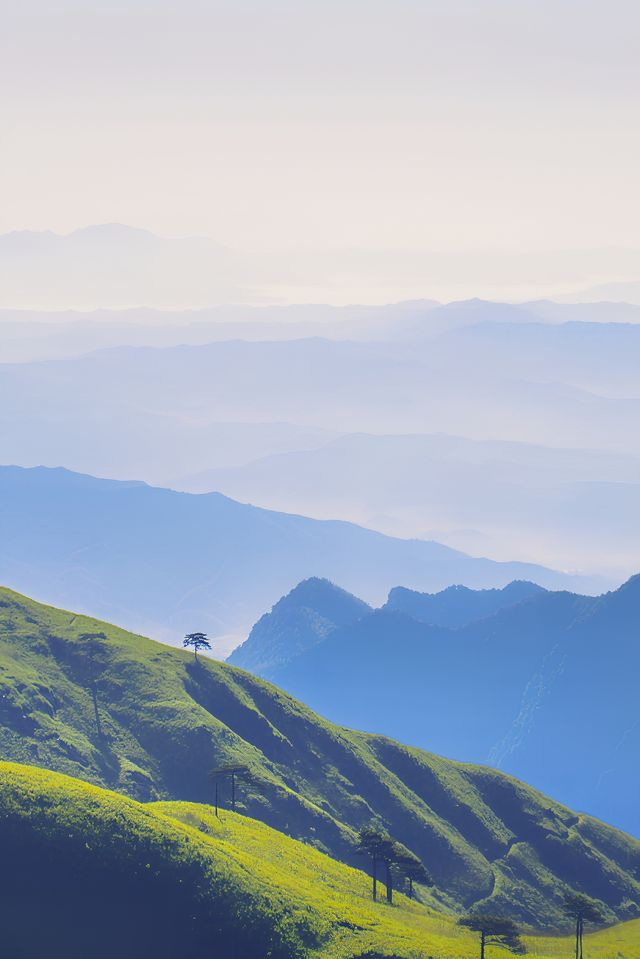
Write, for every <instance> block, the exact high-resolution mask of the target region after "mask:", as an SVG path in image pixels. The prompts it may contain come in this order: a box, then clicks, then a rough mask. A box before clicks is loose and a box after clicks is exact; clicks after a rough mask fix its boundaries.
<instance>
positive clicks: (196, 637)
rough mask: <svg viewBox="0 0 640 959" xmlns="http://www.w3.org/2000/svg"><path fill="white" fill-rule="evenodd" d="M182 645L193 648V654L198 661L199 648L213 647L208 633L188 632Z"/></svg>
mask: <svg viewBox="0 0 640 959" xmlns="http://www.w3.org/2000/svg"><path fill="white" fill-rule="evenodd" d="M182 645H183V646H184V647H185V649H187V648H191V649H193V655H194V657H195V660H196V662H198V650H200V649H211V643H210V642H209V640H208V638H207V634H206V633H187V635H186V636H185V637H184V639H183V640H182Z"/></svg>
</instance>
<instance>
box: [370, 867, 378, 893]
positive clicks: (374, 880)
mask: <svg viewBox="0 0 640 959" xmlns="http://www.w3.org/2000/svg"><path fill="white" fill-rule="evenodd" d="M371 862H372V866H371V879H372V884H373V888H372V896H373V901H374V902H377V901H378V860H377V858H376V856H372V859H371Z"/></svg>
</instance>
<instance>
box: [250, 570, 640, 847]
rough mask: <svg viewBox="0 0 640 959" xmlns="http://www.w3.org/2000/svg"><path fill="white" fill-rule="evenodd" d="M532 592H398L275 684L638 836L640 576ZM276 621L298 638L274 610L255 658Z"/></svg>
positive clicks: (516, 587) (278, 672) (339, 717)
mask: <svg viewBox="0 0 640 959" xmlns="http://www.w3.org/2000/svg"><path fill="white" fill-rule="evenodd" d="M523 588H524V590H525V592H526V591H527V589H530V588H529V587H526V586H525V585H524V584H513V585H512V586H511V587H509V588H508V589H506V590H503V591H482V592H477V593H473V592H470V591H468V590H465V589H460V588H456V589H452V590H445V591H444V592H443V593H440V594H438V595H436V596H430V595H423V594H418V593H415V592H413V591H409V590H401V591H397V590H394V591H392V594H391V597H390V601H389V603H388V604H387V605H386V606H385V607H383V608H382V609H379V610H375V611H373V612H372V613H370V614H369V615H367V616H364V617H361V618H359V619H357V620H356V621H354V622H353V623H351V624H347V625H345V626H336V628H335V629H333V631H331V632H330V633H329V634H328V635H327V636H325V638H324V639H323V641H322V642H320V643H317V644H316V645H314V646H313V647H312V648H310V649H307V650H306V651H303V652H301V653H300V654H299V655H297V656H296V657H295V658H292V659H291V660H290V662H289V663H285V664H284V665H282V666H280V667H277V668H273V669H272V670H271V671H270V673H269V678H270V679H271V680H272V681H273V682H275V683H277V684H278V685H279V686H281V687H282V688H284V689H286V690H287V691H288V692H290V693H291V694H292V695H294V696H297V697H298V698H299V699H302V700H303V701H304V702H305V703H308V704H309V705H310V706H311V707H312V708H313V709H315V710H317V711H318V712H320V713H322V715H325V716H327V717H329V718H330V719H332V720H333V721H334V722H339V723H344V724H345V725H348V726H355V727H357V728H361V729H367V730H369V731H371V732H376V733H381V734H384V735H388V736H393V737H394V738H396V739H400V740H402V741H404V742H409V743H411V744H412V745H414V746H419V747H422V748H429V749H434V750H435V751H436V752H438V753H440V754H442V755H445V756H451V757H456V758H458V759H462V760H465V761H468V762H481V763H490V764H491V765H494V766H496V767H497V768H500V769H503V770H504V771H505V772H508V773H509V774H511V775H514V776H518V777H519V778H521V779H524V780H525V781H526V782H528V783H531V784H532V785H534V786H536V787H537V788H538V789H541V790H543V791H544V792H546V793H550V794H551V795H554V796H557V797H558V798H559V799H560V800H562V801H563V802H565V803H567V805H569V806H572V807H574V808H579V809H583V810H585V811H587V812H589V813H591V814H592V815H596V816H598V817H599V818H601V819H605V820H606V821H607V822H611V823H614V824H616V825H618V826H620V827H622V828H625V829H627V830H628V831H630V832H632V833H633V834H634V835H640V815H639V813H638V803H637V801H636V796H637V795H638V790H639V789H640V771H639V767H638V762H637V757H638V755H639V754H640V724H638V710H637V688H636V687H637V676H638V674H639V673H640V645H639V643H638V623H639V622H640V576H635V577H633V578H632V579H630V580H629V581H628V582H627V583H625V584H624V585H623V586H622V587H620V589H618V590H615V591H613V592H610V593H606V594H604V595H602V596H597V597H594V596H580V595H576V594H573V593H568V592H546V591H544V590H539V589H537V590H536V589H535V588H531V595H529V596H528V598H526V597H525V598H522V596H521V591H522V589H523ZM510 592H513V593H515V596H516V597H517V598H520V600H521V601H520V602H514V603H513V604H512V605H511V604H509V602H508V598H509V594H510ZM501 603H502V604H504V608H502V609H499V608H498V609H497V611H496V612H494V614H493V615H487V612H488V609H489V608H490V606H491V604H493V605H494V607H497V606H499V604H501ZM278 607H279V604H278V606H276V607H275V608H276V609H278ZM409 612H410V613H412V614H413V615H408V613H409ZM272 615H273V614H272ZM474 615H475V616H477V617H479V618H477V619H475V621H469V619H470V617H473V616H474ZM416 617H417V618H416ZM422 618H424V619H425V620H427V621H426V622H422V621H419V619H422ZM438 622H439V623H441V624H443V623H450V624H453V625H455V624H456V623H458V624H460V625H459V627H458V628H447V626H445V625H433V623H438ZM276 626H280V635H279V643H280V646H281V648H286V647H287V645H288V643H289V642H290V641H291V642H293V636H291V637H288V636H287V632H286V628H285V625H284V622H283V619H282V616H278V617H275V618H274V621H273V623H272V622H271V620H270V618H269V617H263V619H262V620H260V622H259V623H258V624H257V625H256V627H255V629H254V631H253V632H252V634H251V642H252V645H253V647H254V655H255V656H256V657H257V656H258V652H259V651H258V649H257V647H258V645H259V644H258V640H259V638H260V635H268V634H269V631H270V630H271V629H272V628H275V627H276ZM243 648H244V647H243Z"/></svg>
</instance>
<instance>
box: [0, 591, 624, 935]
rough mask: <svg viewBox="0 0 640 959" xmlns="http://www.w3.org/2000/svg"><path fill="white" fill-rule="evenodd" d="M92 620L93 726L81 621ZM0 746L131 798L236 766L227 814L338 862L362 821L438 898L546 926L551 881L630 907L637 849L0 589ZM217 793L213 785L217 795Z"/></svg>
mask: <svg viewBox="0 0 640 959" xmlns="http://www.w3.org/2000/svg"><path fill="white" fill-rule="evenodd" d="M87 631H104V633H105V634H106V635H107V637H108V638H107V640H106V642H104V643H103V645H102V649H101V661H102V670H101V673H100V680H99V685H98V699H99V707H100V713H101V721H102V726H103V730H104V737H103V738H102V739H101V738H100V737H99V736H98V735H97V730H96V723H95V719H94V715H93V705H92V700H91V694H90V691H89V688H88V685H87V680H86V654H85V647H84V645H83V643H82V642H81V640H80V638H79V637H80V636H81V634H82V633H83V632H87ZM0 755H1V756H2V757H4V758H8V759H12V760H15V761H18V762H25V763H31V764H36V765H40V766H44V767H48V768H52V769H56V770H59V771H62V772H65V773H67V774H69V775H72V776H77V777H80V778H82V779H87V780H89V781H91V782H94V783H96V784H98V785H103V786H107V787H109V788H112V789H115V790H118V791H120V792H124V793H127V794H129V795H131V796H133V797H136V798H139V799H142V800H154V799H184V800H191V801H198V802H202V801H210V799H211V783H210V781H209V779H208V772H209V770H210V769H211V768H212V767H213V766H216V765H219V764H220V763H222V762H224V761H228V760H234V761H236V760H237V761H242V762H244V763H247V764H248V765H249V766H250V767H251V769H252V772H253V774H254V781H253V782H251V783H245V784H243V785H242V787H241V790H240V792H241V802H240V809H241V810H242V811H243V812H247V813H248V814H249V815H251V816H253V817H254V818H256V819H260V820H264V821H265V822H267V823H269V824H270V825H272V826H274V827H275V828H277V829H279V830H281V831H283V832H286V833H288V834H290V835H293V836H297V837H300V838H303V839H305V840H307V841H309V842H312V843H314V844H316V845H317V846H318V847H319V848H321V849H323V850H328V851H330V852H331V853H332V854H333V855H335V856H337V857H339V858H347V859H348V858H349V857H350V856H352V853H351V848H350V847H351V843H352V839H353V833H352V830H353V829H355V828H357V827H358V826H359V825H361V824H362V823H363V822H366V821H367V820H369V819H370V818H371V817H372V815H374V814H376V815H378V816H380V817H381V818H382V819H383V820H384V821H385V822H386V824H387V825H388V827H389V829H390V831H391V832H392V833H394V835H396V836H397V837H398V838H399V839H401V840H402V841H403V842H405V843H406V845H408V846H409V847H410V848H412V849H413V850H414V851H415V852H416V853H417V854H418V855H420V856H421V858H423V859H424V861H425V862H426V864H427V865H428V867H429V869H430V871H431V873H432V875H433V876H434V878H435V880H436V883H437V893H436V898H437V899H438V900H439V901H440V903H441V904H444V905H446V906H452V907H453V908H460V907H468V906H470V905H471V904H473V903H476V902H479V901H483V900H484V899H485V898H487V897H490V898H491V900H492V903H493V904H494V905H499V906H503V907H506V908H508V909H509V910H510V911H511V912H512V913H514V914H516V915H518V916H519V917H521V918H522V920H523V921H525V922H529V923H532V924H543V923H548V924H549V925H551V926H553V925H557V923H558V922H559V921H560V910H559V906H560V900H561V892H562V890H561V884H560V882H559V880H560V881H561V882H564V883H566V884H568V885H571V886H574V887H576V888H581V889H583V890H585V891H587V892H589V893H590V894H591V895H594V896H596V897H597V898H600V899H602V900H603V901H604V902H606V903H607V904H608V905H609V907H610V910H611V912H610V916H611V919H612V920H613V918H616V917H617V918H619V919H625V918H632V917H634V916H637V915H638V912H639V911H640V905H639V904H640V843H637V842H636V841H634V840H632V839H631V838H630V837H627V836H624V835H623V834H621V833H619V832H617V831H616V830H614V829H611V828H609V827H607V826H604V825H602V824H601V823H598V822H596V821H594V820H591V819H588V818H587V817H582V816H576V815H574V814H573V813H571V812H570V811H569V810H567V809H565V808H564V807H562V806H559V805H558V804H556V803H553V802H552V801H550V800H548V799H546V798H545V797H543V796H541V795H540V794H539V793H537V792H535V791H534V790H531V789H529V788H528V787H526V786H524V785H522V784H520V783H517V782H515V781H514V780H511V779H509V778H508V777H506V776H503V775H501V774H499V773H496V772H494V771H491V770H487V769H482V768H480V767H474V766H467V765H462V764H459V763H453V762H449V761H446V760H443V759H440V758H438V757H435V756H431V755H429V754H427V753H424V752H421V751H420V750H417V749H409V748H407V747H403V746H401V745H399V744H397V743H393V742H392V741H390V740H386V739H384V738H382V737H376V736H368V735H366V734H363V733H356V732H351V731H349V730H345V729H342V728H339V727H336V726H333V725H331V724H330V723H328V722H325V721H323V720H322V719H320V718H319V717H318V716H316V715H315V714H314V713H312V712H311V711H310V710H308V709H306V708H305V707H304V706H302V705H301V704H300V703H298V702H296V701H295V700H294V699H292V698H291V697H289V696H287V695H286V694H284V693H282V692H281V691H279V690H277V689H276V688H275V687H273V686H270V685H269V684H267V683H265V682H263V681H261V680H258V679H256V678H254V677H252V676H250V675H248V674H246V673H244V672H242V671H241V670H238V669H234V668H232V667H229V666H225V665H223V664H220V663H216V662H212V661H205V662H201V663H198V664H195V663H194V661H193V657H191V656H189V655H187V654H185V653H183V652H182V651H180V650H175V649H171V648H169V647H166V646H162V645H159V644H157V643H154V642H152V641H150V640H146V639H143V638H141V637H137V636H133V635H132V634H130V633H127V632H125V631H123V630H120V629H117V628H115V627H112V626H107V625H106V624H103V623H97V622H95V621H93V620H90V619H87V618H85V617H79V616H75V615H74V614H72V613H67V612H64V611H60V610H54V609H51V608H49V607H45V606H42V605H40V604H38V603H35V602H33V601H31V600H28V599H25V598H24V597H21V596H18V595H17V594H15V593H12V592H10V591H9V590H0ZM223 799H224V800H226V796H223Z"/></svg>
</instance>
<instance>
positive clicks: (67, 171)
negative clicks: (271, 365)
mask: <svg viewBox="0 0 640 959" xmlns="http://www.w3.org/2000/svg"><path fill="white" fill-rule="evenodd" d="M0 9H1V11H2V17H1V19H2V24H1V26H2V29H1V30H0V79H1V82H2V88H3V90H4V92H5V96H4V97H3V98H2V102H1V103H0V130H1V131H2V144H1V147H2V148H1V150H0V233H4V232H8V231H12V230H19V229H34V230H44V229H50V230H54V231H56V232H60V233H66V232H70V231H72V230H74V229H77V228H79V227H83V226H86V225H88V224H94V223H103V222H114V221H115V222H121V223H127V224H131V225H134V226H137V227H143V228H146V229H149V230H152V231H154V232H156V233H158V234H160V235H162V236H166V237H185V236H192V235H196V236H207V237H210V238H212V239H214V240H216V241H217V242H219V243H221V244H223V245H226V246H229V247H231V248H233V249H236V250H242V251H253V252H258V253H260V252H266V253H269V254H271V253H273V252H274V251H281V252H282V253H283V255H284V254H285V253H286V251H294V252H296V253H297V254H299V252H300V250H306V251H309V255H312V254H313V253H315V252H317V251H324V252H325V253H326V252H327V251H329V253H330V251H334V254H335V255H339V251H341V250H345V249H347V250H349V251H351V252H352V253H353V254H354V255H358V254H359V253H360V252H361V251H365V252H366V251H377V252H378V253H381V254H382V255H388V256H389V257H390V260H393V258H394V257H395V258H396V259H397V258H398V257H402V256H404V255H407V256H411V255H415V254H420V253H421V252H425V251H431V252H437V253H444V254H455V255H476V254H486V255H490V256H492V255H498V256H500V255H503V254H509V255H510V256H513V255H514V254H516V255H517V254H520V253H531V252H532V251H533V252H535V253H543V254H550V253H553V252H554V251H558V250H560V251H576V250H578V251H580V250H594V249H597V250H607V249H608V250H609V251H611V250H612V249H613V250H615V249H616V248H620V249H626V250H629V249H631V250H637V249H640V238H639V236H638V223H640V190H639V189H638V185H637V170H638V169H639V168H640V127H639V123H638V111H637V102H638V95H639V94H640V58H638V56H637V44H636V40H637V36H638V32H639V29H640V6H639V5H638V4H637V3H636V2H630V0H629V2H627V0H608V2H607V3H605V2H604V0H599V2H594V0H580V2H577V0H575V2H574V0H555V2H551V0H535V2H532V0H443V2H434V0H341V2H336V0H295V2H292V0H268V2H267V0H208V2H206V0H127V2H125V0H109V2H106V0H100V2H97V0H56V2H55V3H54V2H53V0H20V2H17V0H0ZM7 93H8V94H9V95H7ZM610 255H611V254H610ZM608 275H609V274H608V273H607V271H606V270H603V273H602V277H600V278H601V279H603V280H604V279H606V278H607V277H608ZM595 279H598V277H595Z"/></svg>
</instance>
